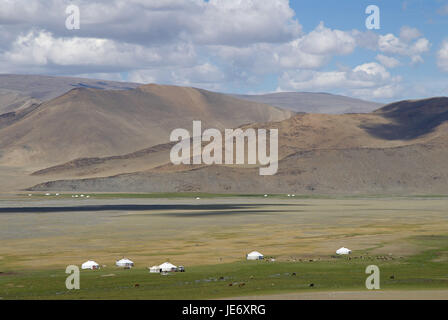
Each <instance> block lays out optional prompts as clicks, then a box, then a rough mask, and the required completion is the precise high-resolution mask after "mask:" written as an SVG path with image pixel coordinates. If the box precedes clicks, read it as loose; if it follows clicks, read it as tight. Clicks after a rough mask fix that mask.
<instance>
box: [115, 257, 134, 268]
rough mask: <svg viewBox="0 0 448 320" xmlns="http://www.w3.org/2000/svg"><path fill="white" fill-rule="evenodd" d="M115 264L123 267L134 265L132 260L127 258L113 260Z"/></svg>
mask: <svg viewBox="0 0 448 320" xmlns="http://www.w3.org/2000/svg"><path fill="white" fill-rule="evenodd" d="M115 265H116V266H117V267H124V268H130V267H133V266H134V262H132V261H131V260H129V259H126V258H123V259H121V260H118V261H116V262H115Z"/></svg>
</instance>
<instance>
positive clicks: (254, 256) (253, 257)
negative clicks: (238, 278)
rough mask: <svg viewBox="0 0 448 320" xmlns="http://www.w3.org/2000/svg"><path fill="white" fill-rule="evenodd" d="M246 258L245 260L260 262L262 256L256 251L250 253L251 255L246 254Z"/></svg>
mask: <svg viewBox="0 0 448 320" xmlns="http://www.w3.org/2000/svg"><path fill="white" fill-rule="evenodd" d="M246 258H247V260H262V259H263V258H264V256H263V255H262V254H261V253H260V252H258V251H252V252H251V253H249V254H247V256H246Z"/></svg>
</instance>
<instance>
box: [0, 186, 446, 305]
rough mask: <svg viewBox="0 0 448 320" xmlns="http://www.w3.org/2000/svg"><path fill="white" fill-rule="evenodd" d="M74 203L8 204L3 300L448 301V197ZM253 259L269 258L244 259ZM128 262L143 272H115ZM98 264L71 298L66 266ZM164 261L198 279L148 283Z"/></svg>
mask: <svg viewBox="0 0 448 320" xmlns="http://www.w3.org/2000/svg"><path fill="white" fill-rule="evenodd" d="M71 196H72V194H64V195H59V196H57V197H56V196H54V195H53V196H44V195H42V194H33V195H32V196H31V197H28V196H27V195H17V196H12V195H9V196H7V197H3V198H0V243H1V244H2V245H1V247H0V297H1V298H3V299H83V298H86V299H174V298H176V299H189V298H192V299H204V298H207V299H209V298H228V297H245V298H247V297H249V298H255V299H258V298H263V299H265V298H269V299H277V298H278V299H327V298H328V299H333V298H337V299H345V298H347V299H358V298H360V299H364V298H366V299H371V298H372V299H376V298H380V299H382V298H384V299H396V298H397V299H401V298H409V299H413V298H414V297H416V298H427V297H430V298H434V299H439V298H441V299H447V298H448V297H447V295H446V293H447V292H446V288H447V286H448V234H447V230H448V209H447V208H448V198H445V197H365V198H362V197H352V198H324V197H322V198H319V197H315V198H305V197H299V196H297V197H296V198H292V197H289V198H288V197H286V196H269V197H266V198H265V197H263V196H255V195H254V196H249V195H248V196H232V195H227V196H226V197H220V196H217V195H215V196H214V195H194V194H190V195H183V197H181V196H180V195H179V197H176V196H175V195H163V196H162V195H158V196H162V197H163V198H154V195H147V196H145V195H135V194H134V195H132V194H130V195H125V194H122V195H95V194H90V195H89V198H86V196H87V194H86V195H84V197H82V198H72V197H71ZM78 196H79V195H78ZM155 196H156V197H157V195H155ZM196 196H198V197H199V198H200V199H196ZM342 246H345V247H348V248H350V249H351V250H353V254H352V255H351V256H349V257H336V256H335V251H336V249H338V248H340V247H342ZM253 250H257V251H260V252H262V253H263V254H264V255H265V257H266V258H267V259H265V260H264V261H245V255H246V254H247V253H248V252H250V251H253ZM124 256H125V257H127V258H130V259H131V260H133V261H134V262H135V264H136V267H135V268H134V269H132V270H120V269H117V268H116V267H115V266H114V262H115V261H116V260H118V259H121V258H122V257H124ZM271 257H272V258H275V261H272V262H271V261H270V258H271ZM89 259H93V260H95V261H97V262H98V263H99V264H100V265H102V268H101V270H98V271H90V270H89V271H81V290H77V291H75V292H73V291H72V292H68V291H67V290H66V289H65V278H66V277H67V275H66V274H65V268H66V266H67V265H71V264H74V265H78V266H80V265H81V264H82V263H83V262H85V261H87V260H89ZM165 261H170V262H171V263H173V264H175V265H183V266H185V267H186V270H187V272H185V273H175V274H173V275H170V276H161V275H159V274H149V273H148V270H147V267H150V266H153V265H159V264H161V263H163V262H165ZM372 264H374V265H377V266H378V267H379V268H380V270H381V289H382V290H381V291H379V292H375V293H370V292H367V290H366V289H365V279H366V277H367V276H368V275H367V274H365V268H366V266H368V265H372ZM440 289H445V291H443V290H441V291H440ZM397 290H398V291H397ZM404 291H406V292H407V293H406V294H400V293H399V292H404ZM291 292H293V293H291ZM358 293H359V294H358ZM279 294H280V295H279ZM266 295H267V296H266Z"/></svg>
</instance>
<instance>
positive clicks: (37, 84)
mask: <svg viewBox="0 0 448 320" xmlns="http://www.w3.org/2000/svg"><path fill="white" fill-rule="evenodd" d="M140 85H141V84H138V83H130V82H117V81H108V80H95V79H85V78H74V77H52V76H42V75H19V74H0V114H2V113H5V112H11V111H16V110H17V109H18V108H20V106H21V105H23V104H24V103H26V102H27V101H29V100H31V101H32V102H33V103H39V102H43V101H48V100H50V99H53V98H56V97H58V96H60V95H62V94H64V93H66V92H68V91H70V90H72V89H75V88H95V89H101V90H120V89H121V90H125V89H135V88H137V87H138V86H140Z"/></svg>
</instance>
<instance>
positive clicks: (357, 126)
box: [32, 98, 448, 194]
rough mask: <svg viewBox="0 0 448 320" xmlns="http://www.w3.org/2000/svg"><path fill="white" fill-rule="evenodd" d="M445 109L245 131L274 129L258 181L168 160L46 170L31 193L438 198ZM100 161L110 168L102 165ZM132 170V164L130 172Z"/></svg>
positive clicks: (430, 102)
mask: <svg viewBox="0 0 448 320" xmlns="http://www.w3.org/2000/svg"><path fill="white" fill-rule="evenodd" d="M447 111H448V99H447V98H433V99H426V100H418V101H402V102H398V103H394V104H390V105H388V106H385V107H383V108H381V109H379V110H376V111H375V112H373V113H370V114H346V115H320V114H301V115H296V116H294V117H292V118H290V119H286V120H283V121H279V122H273V123H267V124H258V125H252V126H251V127H255V128H258V127H265V128H278V129H279V153H280V160H279V171H278V173H277V174H276V175H274V176H263V177H262V176H259V175H258V169H257V168H242V167H238V166H183V167H176V166H173V165H171V164H170V163H168V161H167V163H166V164H165V165H163V166H161V167H160V166H159V167H158V166H153V167H148V166H146V167H141V170H136V171H133V170H130V171H129V170H128V171H126V170H124V171H122V173H123V174H118V173H117V172H115V173H114V174H113V175H111V176H106V175H103V176H101V175H100V176H101V177H96V178H88V177H89V176H88V175H85V177H86V178H85V179H80V180H76V179H74V180H73V179H68V180H67V179H62V180H59V179H61V177H63V176H64V167H59V169H60V171H59V172H57V171H56V169H55V168H53V169H50V170H49V171H47V172H43V173H41V174H43V176H42V178H43V177H44V176H45V174H56V173H57V174H59V178H58V180H56V181H50V182H47V183H43V184H39V185H37V186H35V187H33V188H32V190H60V191H74V190H76V191H85V192H88V191H104V192H106V191H107V192H179V191H198V192H199V191H202V192H204V191H206V192H231V193H239V192H244V193H248V192H249V193H297V194H380V193H393V194H416V193H418V194H434V193H437V194H445V193H448V162H447V161H446V159H447V156H448V122H447V121H445V120H444V119H445V118H444V117H445V114H446V112H447ZM244 127H249V126H244ZM385 128H387V130H386V131H385ZM390 128H397V129H399V130H397V131H396V132H397V133H396V134H394V135H390V134H384V132H389V133H390V132H393V130H391V129H390ZM416 128H418V130H417V131H415V130H416ZM411 132H413V134H412V135H410V133H411ZM137 158H138V157H137ZM104 161H105V162H104V163H110V162H109V161H110V160H108V159H104ZM135 161H136V160H135V159H134V160H131V161H130V163H136V162H135ZM136 168H138V165H136V166H134V167H133V169H136ZM85 169H86V168H81V167H79V168H78V171H76V170H75V172H77V173H76V174H78V175H81V176H82V174H79V173H80V172H82V171H83V170H85ZM61 170H62V171H61ZM72 170H73V168H72ZM67 173H68V171H67ZM71 174H73V172H72V173H71ZM50 176H51V175H50ZM50 176H48V177H50Z"/></svg>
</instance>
